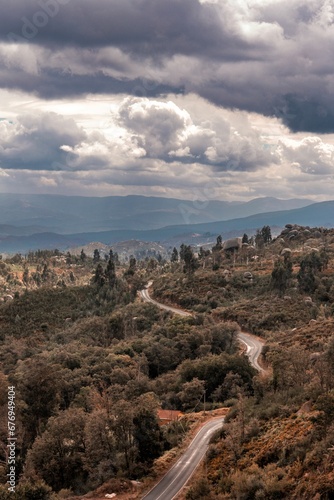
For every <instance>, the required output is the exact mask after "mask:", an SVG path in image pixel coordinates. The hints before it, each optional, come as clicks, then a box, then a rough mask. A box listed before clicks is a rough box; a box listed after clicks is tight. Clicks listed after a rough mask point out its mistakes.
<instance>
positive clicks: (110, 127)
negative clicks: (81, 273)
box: [0, 0, 334, 201]
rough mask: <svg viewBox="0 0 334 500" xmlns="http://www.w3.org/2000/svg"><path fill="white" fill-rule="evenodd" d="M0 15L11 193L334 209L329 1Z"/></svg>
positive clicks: (94, 1)
mask: <svg viewBox="0 0 334 500" xmlns="http://www.w3.org/2000/svg"><path fill="white" fill-rule="evenodd" d="M0 9H1V16H0V103H1V111H0V192H22V193H24V192H29V193H54V194H78V195H79V194H80V195H96V196H107V195H127V194H143V195H154V196H167V197H178V198H187V199H194V198H199V199H215V198H220V199H225V200H248V199H252V198H255V197H259V196H276V197H280V198H291V197H300V198H303V197H305V198H311V199H313V200H315V201H322V200H326V199H333V198H334V194H333V193H334V62H333V47H334V7H333V2H332V0H15V1H12V2H8V0H0Z"/></svg>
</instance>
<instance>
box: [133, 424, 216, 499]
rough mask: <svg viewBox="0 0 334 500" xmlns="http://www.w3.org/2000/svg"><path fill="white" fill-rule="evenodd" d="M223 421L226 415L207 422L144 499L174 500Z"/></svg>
mask: <svg viewBox="0 0 334 500" xmlns="http://www.w3.org/2000/svg"><path fill="white" fill-rule="evenodd" d="M223 422H224V417H220V418H216V419H213V420H210V422H207V423H206V424H205V425H204V426H203V427H202V428H201V430H200V431H199V432H198V433H197V434H196V436H195V437H194V439H193V441H192V442H191V444H190V445H189V447H188V448H187V450H186V452H185V453H184V454H183V455H182V457H181V458H180V459H179V460H178V461H177V462H176V464H175V465H174V466H173V467H172V468H171V469H170V470H169V472H167V474H166V475H165V476H164V477H163V478H162V479H161V481H160V482H159V483H158V484H157V485H156V486H155V487H154V488H153V489H152V490H151V491H149V492H148V493H147V495H145V496H144V497H143V499H142V500H172V499H173V498H175V496H176V495H177V494H178V493H179V492H180V491H181V490H182V488H183V487H184V486H185V484H186V483H187V481H188V480H189V479H190V477H191V476H192V474H193V472H194V471H195V469H196V467H197V466H198V464H199V463H200V462H201V460H202V459H203V458H204V455H205V453H206V451H207V449H208V445H209V442H210V439H211V437H212V435H213V434H214V433H215V432H216V431H217V430H218V429H220V428H221V426H222V424H223Z"/></svg>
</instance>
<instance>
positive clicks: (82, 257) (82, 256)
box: [80, 248, 87, 262]
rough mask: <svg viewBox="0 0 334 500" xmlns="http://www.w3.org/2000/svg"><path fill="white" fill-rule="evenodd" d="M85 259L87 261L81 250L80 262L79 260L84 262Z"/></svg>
mask: <svg viewBox="0 0 334 500" xmlns="http://www.w3.org/2000/svg"><path fill="white" fill-rule="evenodd" d="M86 259H87V255H86V254H85V252H84V249H83V248H82V250H81V253H80V260H81V262H85V260H86Z"/></svg>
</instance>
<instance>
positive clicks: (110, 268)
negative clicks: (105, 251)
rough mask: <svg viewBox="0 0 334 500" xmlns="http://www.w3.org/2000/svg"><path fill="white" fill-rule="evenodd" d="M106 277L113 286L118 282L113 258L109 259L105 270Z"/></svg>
mask: <svg viewBox="0 0 334 500" xmlns="http://www.w3.org/2000/svg"><path fill="white" fill-rule="evenodd" d="M105 279H106V281H107V283H108V284H109V286H110V287H111V288H113V287H114V286H115V284H116V270H115V263H114V261H113V260H111V259H109V260H108V264H107V269H106V272H105Z"/></svg>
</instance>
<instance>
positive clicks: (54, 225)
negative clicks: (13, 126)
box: [0, 193, 312, 235]
mask: <svg viewBox="0 0 334 500" xmlns="http://www.w3.org/2000/svg"><path fill="white" fill-rule="evenodd" d="M311 203H312V202H311V201H310V200H306V199H291V200H279V199H276V198H269V197H268V198H257V199H254V200H251V201H249V202H227V201H218V200H204V201H201V200H194V201H189V200H180V199H174V198H159V197H145V196H109V197H100V198H99V197H84V196H57V195H42V194H36V195H35V194H34V195H32V194H30V195H29V194H4V193H0V213H1V223H2V224H7V225H14V226H40V227H42V228H44V232H53V233H62V234H66V233H67V234H71V233H83V232H91V231H99V232H101V231H107V230H119V229H126V230H145V229H157V228H161V227H164V226H171V225H177V224H189V223H191V224H195V223H205V222H213V221H217V220H227V219H234V218H236V217H245V216H246V215H251V214H256V213H262V212H270V211H277V210H283V209H286V210H289V209H293V208H300V207H303V206H306V205H309V204H311ZM35 232H37V231H35ZM0 234H1V227H0ZM23 234H27V233H22V235H23ZM29 234H32V233H31V232H30V233H29Z"/></svg>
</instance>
